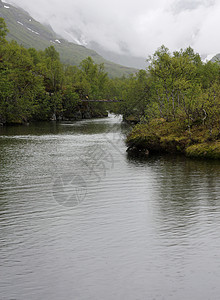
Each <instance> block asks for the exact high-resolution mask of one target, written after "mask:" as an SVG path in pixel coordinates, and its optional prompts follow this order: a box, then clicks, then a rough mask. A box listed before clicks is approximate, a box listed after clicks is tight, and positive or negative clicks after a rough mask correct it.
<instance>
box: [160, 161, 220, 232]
mask: <svg viewBox="0 0 220 300" xmlns="http://www.w3.org/2000/svg"><path fill="white" fill-rule="evenodd" d="M156 172H157V183H158V186H157V189H158V195H159V197H158V202H157V204H156V205H157V206H158V207H157V208H158V209H157V214H158V215H157V217H158V220H159V222H163V223H164V226H160V228H163V229H164V231H165V232H169V233H173V234H175V233H177V232H179V231H181V232H182V233H183V234H184V232H185V233H187V231H188V230H189V229H191V228H192V225H196V223H197V222H198V219H199V218H200V217H201V216H202V215H203V213H204V210H207V209H209V210H211V211H212V212H213V211H216V210H218V209H219V208H220V203H219V201H218V200H220V180H219V178H220V176H219V175H220V163H219V162H213V161H199V160H190V159H186V158H183V157H163V158H161V159H160V162H159V164H158V163H157V166H156Z"/></svg>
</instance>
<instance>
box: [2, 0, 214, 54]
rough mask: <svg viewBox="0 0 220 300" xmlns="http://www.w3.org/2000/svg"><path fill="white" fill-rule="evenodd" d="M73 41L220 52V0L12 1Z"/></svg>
mask: <svg viewBox="0 0 220 300" xmlns="http://www.w3.org/2000/svg"><path fill="white" fill-rule="evenodd" d="M8 2H10V3H11V2H13V3H15V4H17V5H19V6H22V7H23V8H24V9H26V10H27V11H28V12H29V13H30V14H31V15H32V16H33V17H34V18H35V19H37V20H39V21H41V22H47V23H50V25H51V26H52V27H53V29H54V30H55V31H56V32H58V33H60V34H62V35H65V37H66V38H68V39H69V40H72V41H73V39H75V40H79V41H80V42H81V43H86V42H89V41H96V42H98V43H100V44H102V45H103V46H104V47H106V48H107V49H109V50H113V51H115V52H123V51H125V50H126V49H128V50H129V51H130V53H131V54H134V55H136V56H144V57H147V56H148V55H149V54H152V53H153V52H154V51H155V50H156V49H157V48H158V47H160V46H161V45H162V44H164V45H165V46H167V47H168V48H169V49H170V50H178V49H180V48H185V47H187V46H189V45H190V46H192V47H193V48H194V49H195V50H196V51H197V52H199V53H200V54H215V53H219V52H220V38H219V28H220V0H62V1H60V0H8Z"/></svg>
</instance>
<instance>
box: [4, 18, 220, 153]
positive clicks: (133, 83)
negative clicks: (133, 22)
mask: <svg viewBox="0 0 220 300" xmlns="http://www.w3.org/2000/svg"><path fill="white" fill-rule="evenodd" d="M6 34H7V28H6V25H5V23H4V20H3V19H0V75H1V82H0V122H1V123H22V122H26V121H28V120H31V119H34V120H48V119H51V118H52V117H56V118H59V119H77V114H78V113H79V112H80V113H81V115H82V113H87V112H88V107H86V108H84V107H83V105H82V103H81V101H80V100H81V99H88V98H89V99H123V100H122V101H121V102H119V103H117V104H115V105H112V106H111V108H110V107H109V109H111V110H113V111H114V112H116V113H120V114H123V117H124V119H125V120H127V121H131V122H133V123H138V124H137V125H136V126H135V127H134V129H133V131H132V132H131V134H130V135H129V136H128V138H127V144H128V146H129V149H138V150H144V151H145V152H146V150H147V152H148V150H150V151H151V152H158V151H160V152H161V151H165V152H184V153H186V154H187V155H189V156H201V157H204V156H205V157H215V158H220V65H219V64H218V63H217V62H215V63H214V62H211V61H210V62H206V63H204V62H202V60H201V57H200V55H199V54H197V53H195V52H194V51H193V49H192V48H190V47H189V48H187V49H185V50H180V51H175V52H173V53H170V51H169V50H168V49H167V48H166V47H164V46H162V47H161V48H159V49H158V50H157V51H156V52H155V53H154V55H153V56H151V57H149V60H148V61H149V67H148V68H147V70H140V71H139V72H137V73H136V74H134V75H130V77H128V78H125V77H122V78H114V79H110V78H109V77H108V74H107V73H106V72H105V70H104V66H103V64H95V63H94V61H93V60H92V59H91V58H90V57H88V58H87V59H84V60H83V61H82V62H81V63H80V66H79V67H76V66H69V65H64V64H62V63H61V62H60V58H59V53H58V52H57V51H56V50H55V48H54V47H53V46H50V47H48V48H46V49H45V50H44V51H37V50H36V49H34V48H30V49H28V50H27V49H25V48H23V47H22V46H20V45H18V44H17V43H16V42H14V41H11V42H7V41H6V39H5V37H6ZM83 110H84V111H83ZM92 111H93V112H95V113H94V114H93V116H98V115H103V111H104V106H103V104H93V108H92Z"/></svg>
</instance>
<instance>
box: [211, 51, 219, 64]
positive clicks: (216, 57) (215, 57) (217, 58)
mask: <svg viewBox="0 0 220 300" xmlns="http://www.w3.org/2000/svg"><path fill="white" fill-rule="evenodd" d="M211 61H213V62H216V61H218V62H219V61H220V53H219V54H216V55H214V56H213V58H212V59H211Z"/></svg>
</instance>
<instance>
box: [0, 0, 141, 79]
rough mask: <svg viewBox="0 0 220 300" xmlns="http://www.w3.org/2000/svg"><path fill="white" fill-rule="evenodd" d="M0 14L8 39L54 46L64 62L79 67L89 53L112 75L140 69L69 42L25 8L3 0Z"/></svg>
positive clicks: (124, 74)
mask: <svg viewBox="0 0 220 300" xmlns="http://www.w3.org/2000/svg"><path fill="white" fill-rule="evenodd" d="M0 17H1V18H4V19H5V22H6V24H7V27H8V29H9V33H8V35H7V39H8V40H9V41H10V40H16V41H17V42H18V43H19V44H21V45H23V46H24V47H26V48H31V47H33V48H36V49H37V50H44V49H45V48H47V47H49V46H51V45H54V47H55V48H56V50H57V51H58V52H59V53H60V59H61V61H62V62H63V63H65V64H70V65H77V66H79V64H80V62H81V61H82V60H83V59H85V58H87V57H88V56H90V57H92V59H93V60H94V61H95V63H97V64H100V63H104V65H105V69H106V71H107V72H108V74H109V76H110V77H121V76H128V75H129V74H132V73H135V72H136V71H137V69H136V68H129V67H125V66H122V65H119V64H115V63H113V62H111V61H109V60H106V59H104V58H103V57H102V56H101V55H99V54H98V53H97V52H96V51H94V50H91V49H88V48H86V47H84V46H80V45H77V44H74V43H70V42H68V41H67V40H65V39H63V38H62V37H60V36H58V35H57V34H56V33H55V32H54V31H53V30H52V28H51V27H49V26H47V25H43V24H41V23H39V22H37V21H36V20H34V19H33V18H32V17H31V16H30V15H29V14H28V13H27V12H26V11H25V10H23V9H22V8H18V7H14V6H12V5H10V4H7V3H5V2H2V1H1V0H0Z"/></svg>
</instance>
